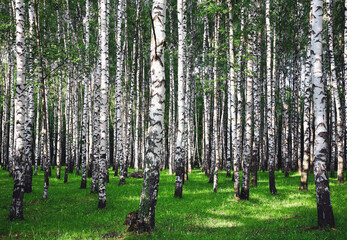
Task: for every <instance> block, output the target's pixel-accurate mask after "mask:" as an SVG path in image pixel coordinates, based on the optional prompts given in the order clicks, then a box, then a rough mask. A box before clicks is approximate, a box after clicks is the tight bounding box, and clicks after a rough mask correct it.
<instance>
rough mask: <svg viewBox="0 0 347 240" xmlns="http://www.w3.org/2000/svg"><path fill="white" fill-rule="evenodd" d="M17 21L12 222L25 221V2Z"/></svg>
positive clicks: (21, 3)
mask: <svg viewBox="0 0 347 240" xmlns="http://www.w3.org/2000/svg"><path fill="white" fill-rule="evenodd" d="M15 10H16V15H15V21H16V60H17V84H16V100H15V115H16V128H15V130H16V131H15V147H16V148H15V154H14V157H15V161H14V163H15V166H14V185H13V196H12V203H11V208H10V220H11V221H13V220H21V219H23V198H24V162H25V152H24V151H25V117H24V116H25V30H24V21H25V19H24V17H25V5H24V1H23V0H16V2H15Z"/></svg>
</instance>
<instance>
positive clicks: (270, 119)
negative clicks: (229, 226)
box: [266, 0, 277, 194]
mask: <svg viewBox="0 0 347 240" xmlns="http://www.w3.org/2000/svg"><path fill="white" fill-rule="evenodd" d="M274 31H275V30H274ZM266 33H267V34H266V42H267V44H266V46H267V50H266V79H267V80H266V82H267V118H266V119H267V129H268V139H269V140H268V142H269V144H268V149H269V150H268V158H269V186H270V192H271V193H272V194H277V190H276V186H275V157H276V156H275V146H274V140H275V139H274V137H275V135H274V128H275V126H274V119H275V118H274V101H273V100H274V97H273V96H274V94H275V93H274V91H273V85H274V83H273V81H272V78H271V25H270V0H266Z"/></svg>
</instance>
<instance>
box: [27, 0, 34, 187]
mask: <svg viewBox="0 0 347 240" xmlns="http://www.w3.org/2000/svg"><path fill="white" fill-rule="evenodd" d="M28 10H29V24H30V29H29V39H30V40H29V44H30V48H29V59H28V60H29V61H28V65H29V66H28V69H29V79H28V84H27V93H26V94H27V112H26V120H25V130H26V146H25V156H26V159H25V192H26V193H30V192H32V176H33V168H32V156H33V146H34V145H33V136H32V131H33V124H34V117H35V106H34V66H33V65H34V59H33V48H34V36H35V35H34V27H35V26H34V22H35V21H34V4H33V2H32V0H31V1H29V8H28Z"/></svg>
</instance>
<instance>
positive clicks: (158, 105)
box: [129, 0, 166, 232]
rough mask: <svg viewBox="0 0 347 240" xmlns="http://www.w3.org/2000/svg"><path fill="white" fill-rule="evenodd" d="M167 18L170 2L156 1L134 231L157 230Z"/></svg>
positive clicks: (153, 10) (152, 19) (132, 228)
mask: <svg viewBox="0 0 347 240" xmlns="http://www.w3.org/2000/svg"><path fill="white" fill-rule="evenodd" d="M165 18H166V0H154V1H153V7H152V14H151V21H152V34H151V55H150V61H151V84H150V86H151V88H150V90H151V94H150V108H149V128H148V137H147V141H146V142H147V146H146V158H145V161H146V164H145V169H144V179H143V186H142V193H141V199H140V206H139V210H138V213H137V214H136V217H135V219H134V220H133V221H132V222H131V223H130V224H129V230H130V231H139V232H142V231H146V232H147V231H148V232H150V231H153V230H154V227H155V209H156V204H157V198H158V190H159V167H160V162H161V157H162V154H161V150H162V144H163V128H164V113H165V111H164V109H165V71H164V70H165V65H164V51H165V41H166V36H165Z"/></svg>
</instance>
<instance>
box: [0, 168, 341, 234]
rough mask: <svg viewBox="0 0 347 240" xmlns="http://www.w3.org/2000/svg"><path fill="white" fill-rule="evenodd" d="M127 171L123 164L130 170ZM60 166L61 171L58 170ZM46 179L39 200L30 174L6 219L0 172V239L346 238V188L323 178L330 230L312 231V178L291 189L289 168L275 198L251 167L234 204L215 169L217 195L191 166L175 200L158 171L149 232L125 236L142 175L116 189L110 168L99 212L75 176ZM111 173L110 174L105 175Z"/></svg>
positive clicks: (279, 178) (6, 183)
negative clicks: (26, 189) (17, 207)
mask: <svg viewBox="0 0 347 240" xmlns="http://www.w3.org/2000/svg"><path fill="white" fill-rule="evenodd" d="M132 171H134V170H133V169H130V172H132ZM63 172H64V170H63V171H62V173H63ZM52 173H53V176H52V178H50V186H49V199H48V200H43V199H42V193H43V180H44V179H43V172H39V175H38V176H34V177H33V192H32V193H30V194H25V196H24V218H25V220H24V221H19V222H10V221H9V218H8V215H9V207H10V203H11V199H12V188H13V180H12V179H11V178H9V177H8V172H6V171H3V170H0V239H2V238H5V239H6V238H9V239H21V238H29V239H102V238H111V239H112V238H115V239H148V238H151V239H199V240H200V239H283V240H284V239H329V240H332V239H339V240H342V239H347V186H346V184H337V180H336V179H335V178H334V179H330V189H331V197H332V204H333V210H334V215H335V222H336V228H335V229H328V230H319V229H318V228H317V227H316V226H317V207H316V195H315V188H314V179H313V176H312V175H310V178H309V191H307V192H302V191H300V190H299V185H300V176H299V174H297V173H295V174H294V173H293V174H291V176H290V177H289V178H285V177H284V174H282V173H281V172H276V186H277V191H278V195H277V196H272V195H271V194H270V192H269V187H268V173H267V172H264V173H263V172H259V183H258V187H257V188H251V190H250V200H249V201H238V202H237V201H235V200H234V197H233V182H232V180H231V178H226V177H225V175H226V173H225V172H224V171H221V172H220V177H219V184H218V193H213V191H212V184H209V183H208V178H207V177H206V176H205V175H204V174H203V173H201V172H200V171H199V170H193V173H192V174H190V175H189V181H187V182H186V183H185V185H184V187H183V198H182V199H177V198H174V197H173V195H174V188H175V183H174V182H175V176H174V175H169V174H168V171H163V172H161V176H160V187H159V198H158V204H157V209H156V227H157V229H156V231H155V232H153V233H152V234H150V235H149V234H141V235H136V234H133V233H126V226H124V225H123V222H124V221H125V216H126V215H127V214H128V213H129V212H132V211H135V210H137V208H138V205H139V200H140V194H141V188H142V179H132V178H127V179H126V181H127V184H126V185H123V186H118V181H119V179H118V177H117V178H115V177H113V172H112V171H110V183H109V184H107V206H106V208H105V209H102V210H99V209H98V208H97V206H98V195H92V194H90V193H89V192H90V181H91V179H88V185H87V189H79V186H80V176H75V174H70V175H69V182H68V183H67V184H64V182H63V178H62V179H61V180H58V179H56V178H55V170H52ZM111 176H112V177H111Z"/></svg>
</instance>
